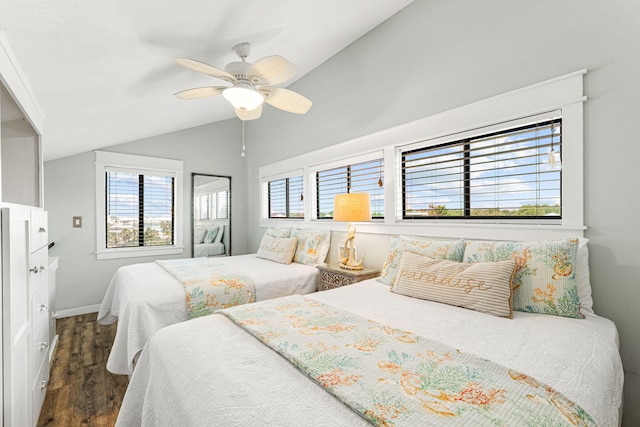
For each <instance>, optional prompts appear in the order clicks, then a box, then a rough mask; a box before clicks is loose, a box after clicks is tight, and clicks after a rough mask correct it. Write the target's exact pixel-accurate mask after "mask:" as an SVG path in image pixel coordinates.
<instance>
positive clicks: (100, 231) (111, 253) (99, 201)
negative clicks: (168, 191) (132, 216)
mask: <svg viewBox="0 0 640 427" xmlns="http://www.w3.org/2000/svg"><path fill="white" fill-rule="evenodd" d="M95 154H96V161H95V165H96V259H98V260H102V259H117V258H133V257H145V256H160V255H174V254H182V253H183V252H184V246H183V229H184V227H183V223H182V221H183V214H182V213H183V191H184V190H183V175H184V162H183V161H182V160H172V159H162V158H158V157H147V156H138V155H133V154H122V153H113V152H109V151H96V152H95ZM109 168H122V169H129V170H131V171H132V172H135V173H138V174H145V173H147V174H151V173H154V172H155V173H160V174H163V175H168V176H172V177H173V178H174V194H173V197H174V219H173V220H174V223H173V237H174V238H173V241H174V242H173V243H174V244H173V245H171V246H162V247H159V246H155V247H144V246H142V247H127V248H107V247H106V246H107V242H106V231H107V230H106V217H105V214H106V212H105V209H106V206H105V197H106V189H105V184H106V181H105V180H106V172H107V170H108V169H109Z"/></svg>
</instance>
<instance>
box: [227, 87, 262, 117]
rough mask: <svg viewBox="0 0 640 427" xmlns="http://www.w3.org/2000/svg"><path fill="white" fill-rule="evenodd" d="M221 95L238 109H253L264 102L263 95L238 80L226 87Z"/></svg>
mask: <svg viewBox="0 0 640 427" xmlns="http://www.w3.org/2000/svg"><path fill="white" fill-rule="evenodd" d="M222 96H224V97H225V99H226V100H227V101H229V102H230V103H231V105H233V106H234V107H235V108H238V109H240V110H246V111H251V110H255V109H256V108H258V107H259V106H261V105H262V103H263V102H264V97H263V96H262V95H261V94H260V93H259V92H258V91H257V90H255V89H254V88H253V87H252V86H251V85H250V84H248V83H243V82H238V83H236V84H235V85H234V86H232V87H228V88H226V89H225V90H224V91H223V92H222Z"/></svg>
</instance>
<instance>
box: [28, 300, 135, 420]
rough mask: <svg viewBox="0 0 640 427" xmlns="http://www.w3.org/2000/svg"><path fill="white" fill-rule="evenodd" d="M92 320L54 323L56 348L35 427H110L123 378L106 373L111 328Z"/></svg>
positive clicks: (76, 318) (113, 330)
mask: <svg viewBox="0 0 640 427" xmlns="http://www.w3.org/2000/svg"><path fill="white" fill-rule="evenodd" d="M96 317H97V314H96V313H93V314H85V315H82V316H73V317H66V318H63V319H58V320H57V324H56V329H57V333H58V335H59V341H58V348H57V350H56V353H55V355H54V358H53V363H52V364H51V375H50V379H49V385H48V387H47V396H46V398H45V401H44V405H43V407H42V412H41V413H40V419H39V420H38V426H64V427H73V426H96V427H103V426H104V427H112V426H113V425H114V424H115V422H116V418H117V417H118V411H119V410H120V404H121V403H122V398H123V397H124V393H125V391H126V389H127V384H128V377H127V376H126V375H114V374H112V373H110V372H109V371H107V367H106V366H107V358H108V357H109V351H110V350H111V345H112V344H113V339H114V337H115V334H116V324H115V323H114V324H112V325H109V326H103V325H100V324H98V322H96Z"/></svg>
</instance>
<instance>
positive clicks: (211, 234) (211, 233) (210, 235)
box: [204, 225, 220, 243]
mask: <svg viewBox="0 0 640 427" xmlns="http://www.w3.org/2000/svg"><path fill="white" fill-rule="evenodd" d="M218 228H220V227H218V226H217V225H214V226H213V227H211V228H210V229H209V230H208V231H207V234H206V235H205V236H204V243H213V239H215V238H216V235H217V234H218Z"/></svg>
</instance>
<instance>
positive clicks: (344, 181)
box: [316, 159, 384, 219]
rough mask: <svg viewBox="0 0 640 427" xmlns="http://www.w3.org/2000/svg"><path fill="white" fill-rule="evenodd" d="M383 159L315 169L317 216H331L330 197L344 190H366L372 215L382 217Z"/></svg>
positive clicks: (322, 217)
mask: <svg viewBox="0 0 640 427" xmlns="http://www.w3.org/2000/svg"><path fill="white" fill-rule="evenodd" d="M383 169H384V160H383V159H376V160H371V161H366V162H361V163H354V164H351V165H347V166H341V167H337V168H332V169H327V170H323V171H318V172H316V195H317V218H318V219H332V218H333V201H334V198H335V196H336V195H338V194H344V193H369V197H370V200H371V218H372V219H375V218H384V176H383V173H384V171H383Z"/></svg>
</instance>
